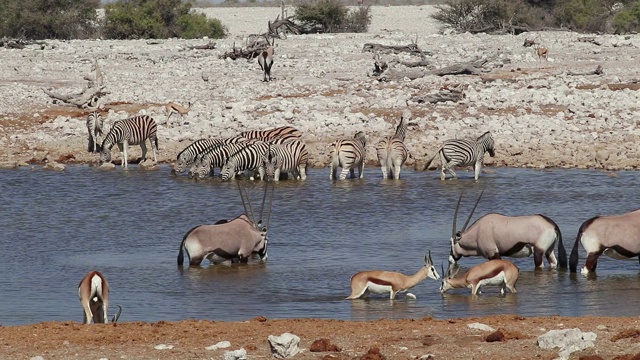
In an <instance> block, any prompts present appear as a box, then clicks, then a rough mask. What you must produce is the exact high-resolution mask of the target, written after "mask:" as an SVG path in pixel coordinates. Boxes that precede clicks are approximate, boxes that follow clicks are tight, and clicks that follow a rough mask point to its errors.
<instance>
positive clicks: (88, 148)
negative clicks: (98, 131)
mask: <svg viewBox="0 0 640 360" xmlns="http://www.w3.org/2000/svg"><path fill="white" fill-rule="evenodd" d="M93 142H94V141H93V137H92V136H91V135H89V144H88V145H87V151H88V152H93Z"/></svg>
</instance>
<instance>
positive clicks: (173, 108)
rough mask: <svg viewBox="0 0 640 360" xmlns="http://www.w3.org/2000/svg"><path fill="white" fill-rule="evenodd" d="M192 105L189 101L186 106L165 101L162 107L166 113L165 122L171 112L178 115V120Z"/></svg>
mask: <svg viewBox="0 0 640 360" xmlns="http://www.w3.org/2000/svg"><path fill="white" fill-rule="evenodd" d="M192 105H193V104H192V103H191V101H189V105H188V106H187V107H184V106H182V105H180V104H178V103H174V102H170V103H167V105H165V107H164V109H165V114H166V115H167V124H168V123H169V119H170V118H171V115H173V114H176V115H180V120H182V118H183V117H184V116H185V115H187V114H188V113H189V111H190V110H191V106H192Z"/></svg>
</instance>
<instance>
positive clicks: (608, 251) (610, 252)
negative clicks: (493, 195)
mask: <svg viewBox="0 0 640 360" xmlns="http://www.w3.org/2000/svg"><path fill="white" fill-rule="evenodd" d="M604 254H605V255H607V256H608V257H610V258H612V259H616V260H632V259H633V258H630V257H627V256H624V255H622V254H620V253H619V252H617V251H615V250H613V249H611V248H609V249H605V250H604Z"/></svg>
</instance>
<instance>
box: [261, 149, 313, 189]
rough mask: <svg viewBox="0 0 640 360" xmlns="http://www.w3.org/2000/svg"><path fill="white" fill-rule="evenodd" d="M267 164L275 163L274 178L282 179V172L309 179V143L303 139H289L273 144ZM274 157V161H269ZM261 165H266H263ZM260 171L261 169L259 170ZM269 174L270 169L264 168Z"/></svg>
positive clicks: (296, 177)
mask: <svg viewBox="0 0 640 360" xmlns="http://www.w3.org/2000/svg"><path fill="white" fill-rule="evenodd" d="M268 155H269V156H268V158H267V159H266V161H264V162H265V164H267V163H273V164H274V170H273V178H274V180H275V181H279V180H280V173H281V172H284V173H291V174H292V176H293V177H294V178H295V179H300V180H306V179H307V165H308V163H309V151H308V150H307V145H306V144H305V143H304V142H303V141H301V140H288V141H285V142H283V143H282V144H272V145H271V146H270V147H269V154H268ZM269 159H272V161H269ZM261 167H264V166H263V165H261ZM259 171H260V170H259ZM262 171H264V172H265V173H267V175H269V171H266V170H262Z"/></svg>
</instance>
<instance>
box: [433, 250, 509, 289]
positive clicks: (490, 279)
mask: <svg viewBox="0 0 640 360" xmlns="http://www.w3.org/2000/svg"><path fill="white" fill-rule="evenodd" d="M451 268H452V267H451V266H450V267H449V269H448V270H447V272H446V273H445V274H444V275H443V276H442V285H441V286H440V292H441V293H445V292H447V290H450V289H457V288H471V294H472V295H477V294H480V288H481V287H483V286H499V287H500V294H502V295H504V293H505V288H506V289H509V291H511V293H512V294H515V293H516V292H517V291H516V282H517V281H518V277H519V276H520V270H519V269H518V267H517V266H515V265H514V264H513V263H512V262H510V261H507V260H502V259H493V260H489V261H487V262H484V263H482V264H480V265H476V266H474V267H472V268H471V269H469V271H467V273H466V274H464V276H463V277H460V278H456V277H455V276H456V274H457V273H458V271H459V270H460V268H456V270H454V271H453V273H451ZM442 271H444V268H443V269H442Z"/></svg>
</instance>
